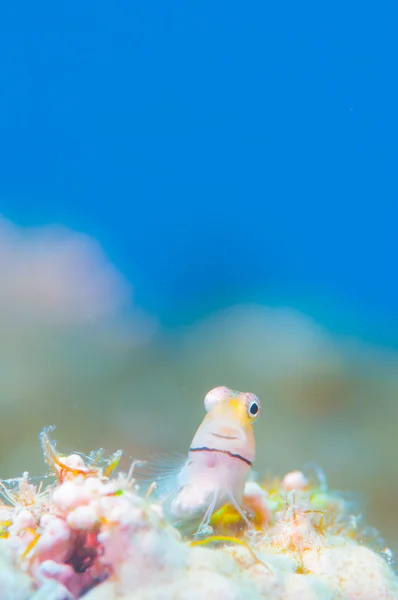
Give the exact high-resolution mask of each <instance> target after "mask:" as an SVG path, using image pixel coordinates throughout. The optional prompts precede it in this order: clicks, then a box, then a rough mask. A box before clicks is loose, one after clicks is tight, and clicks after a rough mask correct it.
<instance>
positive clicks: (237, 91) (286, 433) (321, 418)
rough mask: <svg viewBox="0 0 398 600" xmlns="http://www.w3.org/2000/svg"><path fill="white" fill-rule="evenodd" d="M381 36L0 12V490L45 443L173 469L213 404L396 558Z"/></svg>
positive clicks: (391, 173)
mask: <svg viewBox="0 0 398 600" xmlns="http://www.w3.org/2000/svg"><path fill="white" fill-rule="evenodd" d="M397 12H398V11H397V9H396V7H395V6H394V5H393V3H391V2H382V3H380V4H378V6H377V8H376V7H373V6H365V5H363V4H361V3H359V2H351V3H348V4H347V3H343V2H339V1H338V2H335V3H334V4H333V6H331V5H327V6H325V5H322V6H321V5H319V3H315V2H304V3H300V4H297V3H293V2H287V3H283V4H279V5H278V6H271V5H268V4H267V3H264V2H251V3H248V4H246V5H243V4H241V3H237V2H223V1H220V2H217V3H210V2H206V1H204V2H200V3H192V2H179V1H172V2H169V3H167V4H165V3H161V2H156V1H154V2H145V3H144V2H127V1H126V2H118V3H117V4H112V5H111V4H109V3H105V2H100V1H97V2H86V3H84V5H82V4H78V3H70V2H69V3H66V2H57V3H56V4H54V3H50V2H42V3H40V4H39V5H38V4H35V5H33V4H31V3H27V2H22V3H20V4H19V5H18V6H17V5H16V4H13V5H11V4H9V5H8V6H6V7H3V8H2V18H1V24H0V30H1V36H0V73H1V78H0V81H1V83H0V85H1V94H0V132H1V142H0V164H1V168H0V213H1V215H2V218H1V221H0V332H1V335H0V408H1V423H2V432H1V436H0V476H1V477H2V478H7V477H12V476H16V475H19V474H20V473H21V472H22V471H24V470H29V472H31V473H32V474H41V473H43V471H44V467H43V464H42V457H41V454H40V448H39V443H38V433H39V431H40V430H41V429H42V427H43V426H45V425H50V424H55V425H56V427H57V430H56V433H55V434H54V435H55V437H56V438H57V439H58V440H59V441H60V443H59V448H60V449H62V447H63V449H64V450H65V451H66V452H70V451H72V450H74V449H79V450H82V451H87V452H89V451H90V450H91V449H95V448H98V447H102V446H103V447H104V448H106V450H107V451H109V452H112V451H114V450H116V449H117V448H119V447H120V448H122V449H124V450H125V452H126V458H125V460H126V464H127V462H128V460H129V457H138V458H145V457H146V456H148V454H150V453H153V452H168V451H177V452H182V453H184V452H186V450H187V448H188V445H189V442H190V440H191V439H192V437H193V434H194V432H195V430H196V429H197V427H198V425H199V423H200V421H201V419H202V418H203V414H204V408H203V398H204V395H205V394H206V392H207V391H208V390H209V389H211V388H212V387H215V386H218V385H226V386H228V387H231V388H234V389H237V390H241V391H251V392H254V393H256V394H258V395H259V396H260V398H261V400H262V406H263V412H262V415H261V419H260V420H259V422H258V423H257V424H256V440H257V459H256V463H255V467H256V470H257V471H258V472H259V474H260V476H261V474H265V472H266V471H267V470H269V471H271V472H273V473H278V474H283V473H285V472H287V471H289V470H293V469H296V468H301V467H302V466H304V465H305V464H307V463H313V462H316V463H317V464H319V465H320V466H321V467H322V468H323V469H324V471H325V473H326V476H327V478H328V481H329V484H330V486H331V487H332V488H337V489H340V490H342V491H344V492H353V493H355V494H358V507H359V508H358V511H359V512H362V511H364V512H365V514H366V517H367V520H368V521H369V523H371V524H372V525H374V526H375V527H377V528H378V529H380V531H381V533H382V535H383V536H384V537H385V539H386V543H387V544H388V545H389V546H391V547H392V548H395V549H396V550H398V544H397V536H398V521H397V518H396V507H397V505H398V477H397V466H396V463H397V460H396V459H397V441H396V440H397V434H398V427H397V422H398V402H397V397H398V353H397V351H398V284H397V275H396V273H397V269H396V260H397V235H396V223H397V216H398V205H397V192H398V179H397V168H396V165H397V159H398V148H397V139H398V136H397V133H398V119H397V111H396V106H397V103H398V87H397V83H396V77H395V71H396V56H397V52H398V42H397V38H396V25H395V23H396V18H397Z"/></svg>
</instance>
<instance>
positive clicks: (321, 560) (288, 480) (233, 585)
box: [0, 430, 398, 600]
mask: <svg viewBox="0 0 398 600" xmlns="http://www.w3.org/2000/svg"><path fill="white" fill-rule="evenodd" d="M40 437H41V443H42V447H43V451H44V457H45V460H46V462H47V463H48V465H49V466H50V468H51V472H52V476H53V481H52V482H51V483H49V484H47V485H46V486H43V485H39V486H36V485H35V484H34V483H33V482H32V480H30V479H29V476H28V474H27V473H24V474H23V475H22V477H20V478H18V479H15V480H8V481H3V482H1V484H0V492H1V494H2V496H3V502H2V504H1V506H0V598H1V600H3V599H4V600H28V599H32V600H73V599H76V598H81V597H85V598H87V600H105V599H107V600H112V599H113V598H114V599H116V598H122V599H125V600H128V599H131V600H132V599H142V600H161V599H168V598H170V599H181V600H182V599H185V598H187V599H188V598H189V599H192V600H195V599H198V600H199V599H202V598H206V600H211V599H213V598H214V599H219V598H223V599H225V600H229V599H239V598H250V599H251V598H252V599H254V600H256V599H266V600H267V599H268V600H295V599H297V600H316V599H318V598H319V599H325V600H326V599H328V600H354V599H355V600H376V599H378V600H393V599H398V578H397V577H396V575H395V573H394V571H393V569H392V566H391V556H390V555H389V552H388V549H384V553H383V552H382V551H381V547H380V548H379V547H377V536H376V535H375V534H374V533H373V532H369V531H367V530H366V529H363V528H362V527H361V525H360V519H359V518H358V516H356V515H355V513H354V512H353V511H352V506H351V505H350V503H349V502H348V501H347V500H345V499H344V498H343V496H341V495H339V494H334V493H332V492H330V491H329V490H328V489H327V486H326V483H325V480H324V478H323V476H322V474H320V473H316V472H315V471H314V474H311V472H309V473H302V472H300V471H294V472H292V473H289V474H287V475H286V476H285V477H284V478H283V479H281V480H279V479H268V480H265V481H263V482H261V483H256V482H254V481H251V482H249V483H248V484H247V486H246V491H245V497H244V502H245V509H246V510H247V513H248V515H249V516H250V518H251V521H252V523H253V529H252V530H251V531H247V527H246V525H245V523H244V522H243V521H242V519H241V516H240V515H239V514H238V513H237V512H236V511H235V510H234V508H233V507H231V506H224V507H222V508H221V509H220V510H219V511H218V512H217V513H216V514H214V515H213V517H212V520H211V528H212V531H211V532H210V534H209V536H207V537H203V538H202V539H195V540H194V541H193V540H192V539H191V538H190V537H189V536H188V535H187V534H186V533H185V534H184V531H183V530H178V529H176V528H175V527H173V525H172V524H171V523H169V522H167V520H166V518H165V516H164V514H163V511H162V507H161V505H159V504H158V503H156V501H155V500H154V499H153V497H152V496H151V494H148V495H144V494H142V493H140V490H139V488H138V486H137V483H136V481H135V480H134V463H133V465H132V467H131V469H130V471H129V473H127V474H123V473H121V474H119V475H115V469H116V467H117V465H118V462H119V460H120V458H121V454H122V453H121V452H120V451H118V452H116V453H115V454H114V455H113V456H112V457H111V458H110V459H108V460H105V459H104V457H103V453H102V452H101V451H99V452H97V453H93V454H91V455H90V456H89V457H84V456H82V455H79V454H72V455H70V456H61V455H60V454H58V453H57V451H56V448H55V445H54V443H53V442H52V441H51V439H50V437H49V430H44V431H43V432H42V434H41V436H40ZM389 563H390V564H389Z"/></svg>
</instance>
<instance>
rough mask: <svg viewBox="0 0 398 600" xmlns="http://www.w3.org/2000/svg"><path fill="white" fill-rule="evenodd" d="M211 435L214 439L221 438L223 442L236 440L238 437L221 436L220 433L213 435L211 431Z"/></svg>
mask: <svg viewBox="0 0 398 600" xmlns="http://www.w3.org/2000/svg"><path fill="white" fill-rule="evenodd" d="M211 435H214V437H218V438H223V439H224V440H238V439H239V438H238V437H235V436H234V435H222V434H221V433H213V431H212V432H211Z"/></svg>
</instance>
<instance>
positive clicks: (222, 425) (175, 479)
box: [154, 387, 261, 535]
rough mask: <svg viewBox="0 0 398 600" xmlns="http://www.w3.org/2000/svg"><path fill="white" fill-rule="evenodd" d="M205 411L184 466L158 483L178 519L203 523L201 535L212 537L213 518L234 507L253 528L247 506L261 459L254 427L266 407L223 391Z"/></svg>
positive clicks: (243, 395)
mask: <svg viewBox="0 0 398 600" xmlns="http://www.w3.org/2000/svg"><path fill="white" fill-rule="evenodd" d="M205 409H206V411H207V414H206V416H205V418H204V419H203V421H202V423H201V425H200V426H199V428H198V430H197V432H196V434H195V436H194V438H193V440H192V442H191V445H190V448H189V451H188V457H187V458H186V459H185V461H184V463H183V465H182V466H181V467H179V468H177V469H176V471H175V472H173V470H171V471H169V473H168V474H166V475H164V476H163V477H162V476H161V475H160V477H159V478H158V482H159V483H160V485H159V489H160V491H161V490H162V489H163V491H164V497H165V500H166V501H167V502H166V503H167V512H168V513H169V515H170V516H171V517H172V518H173V519H175V520H176V521H177V522H181V521H182V522H188V521H191V520H195V519H196V520H197V519H198V518H202V521H201V524H200V526H199V529H198V531H197V535H200V534H201V533H203V532H205V531H206V529H207V528H208V524H209V522H210V519H211V516H212V514H213V512H214V511H215V510H217V509H218V508H219V507H221V506H223V505H224V504H226V503H228V502H230V503H231V504H233V506H234V507H235V508H236V509H237V510H238V511H239V512H240V514H241V516H242V517H243V518H244V519H245V521H246V522H247V523H248V520H247V517H246V515H245V513H244V512H243V511H242V509H241V502H242V497H243V491H244V487H245V483H246V480H247V478H248V475H249V473H250V470H251V466H252V463H253V460H254V458H255V440H254V433H253V427H252V425H253V422H254V421H255V420H256V418H257V417H258V416H259V414H260V410H261V407H260V401H259V399H258V397H257V396H255V395H254V394H250V393H241V392H236V391H234V390H231V389H229V388H227V387H218V388H214V389H213V390H211V391H210V392H209V393H208V394H207V395H206V397H205ZM154 480H155V482H156V477H155V479H154ZM160 495H162V494H160ZM249 524H250V523H249Z"/></svg>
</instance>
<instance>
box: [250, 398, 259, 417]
mask: <svg viewBox="0 0 398 600" xmlns="http://www.w3.org/2000/svg"><path fill="white" fill-rule="evenodd" d="M259 410H260V407H259V405H258V402H256V401H254V402H252V403H251V404H250V406H249V415H250V416H251V417H253V418H254V417H257V415H258V413H259Z"/></svg>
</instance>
